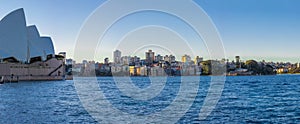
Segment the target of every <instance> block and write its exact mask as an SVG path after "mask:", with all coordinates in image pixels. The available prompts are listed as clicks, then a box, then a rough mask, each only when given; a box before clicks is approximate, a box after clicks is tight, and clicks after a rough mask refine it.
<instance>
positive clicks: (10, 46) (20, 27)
mask: <svg viewBox="0 0 300 124" xmlns="http://www.w3.org/2000/svg"><path fill="white" fill-rule="evenodd" d="M0 43H1V45H0V51H1V52H0V58H8V57H15V58H16V59H17V60H19V61H23V62H25V61H26V60H27V47H26V46H27V29H26V21H25V14H24V11H23V9H18V10H15V11H13V12H11V13H9V14H8V15H7V16H5V17H4V18H3V19H2V20H1V21H0Z"/></svg>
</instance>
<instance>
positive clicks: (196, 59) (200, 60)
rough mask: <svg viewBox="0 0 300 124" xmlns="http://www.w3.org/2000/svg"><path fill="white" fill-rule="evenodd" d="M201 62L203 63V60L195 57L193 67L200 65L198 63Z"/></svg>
mask: <svg viewBox="0 0 300 124" xmlns="http://www.w3.org/2000/svg"><path fill="white" fill-rule="evenodd" d="M202 61H203V58H202V57H199V56H197V57H196V58H195V65H200V62H202Z"/></svg>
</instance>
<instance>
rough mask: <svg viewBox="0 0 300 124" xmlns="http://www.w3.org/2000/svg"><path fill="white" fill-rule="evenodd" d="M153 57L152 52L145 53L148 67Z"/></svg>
mask: <svg viewBox="0 0 300 124" xmlns="http://www.w3.org/2000/svg"><path fill="white" fill-rule="evenodd" d="M154 57H155V53H154V52H152V50H149V51H148V52H146V62H147V63H148V64H149V65H150V64H152V63H153V61H154Z"/></svg>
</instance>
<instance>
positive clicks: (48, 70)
mask: <svg viewBox="0 0 300 124" xmlns="http://www.w3.org/2000/svg"><path fill="white" fill-rule="evenodd" d="M65 79H72V78H71V77H69V76H66V75H65V64H64V60H63V59H61V60H60V59H57V58H51V59H49V60H47V61H38V62H34V63H31V64H22V63H0V82H17V81H47V80H65Z"/></svg>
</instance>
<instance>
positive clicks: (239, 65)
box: [235, 56, 241, 68]
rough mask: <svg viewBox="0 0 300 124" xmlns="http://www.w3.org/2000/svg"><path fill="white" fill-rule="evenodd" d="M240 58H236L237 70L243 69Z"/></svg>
mask: <svg viewBox="0 0 300 124" xmlns="http://www.w3.org/2000/svg"><path fill="white" fill-rule="evenodd" d="M240 61H241V60H240V56H235V64H236V68H241V63H240Z"/></svg>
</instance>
